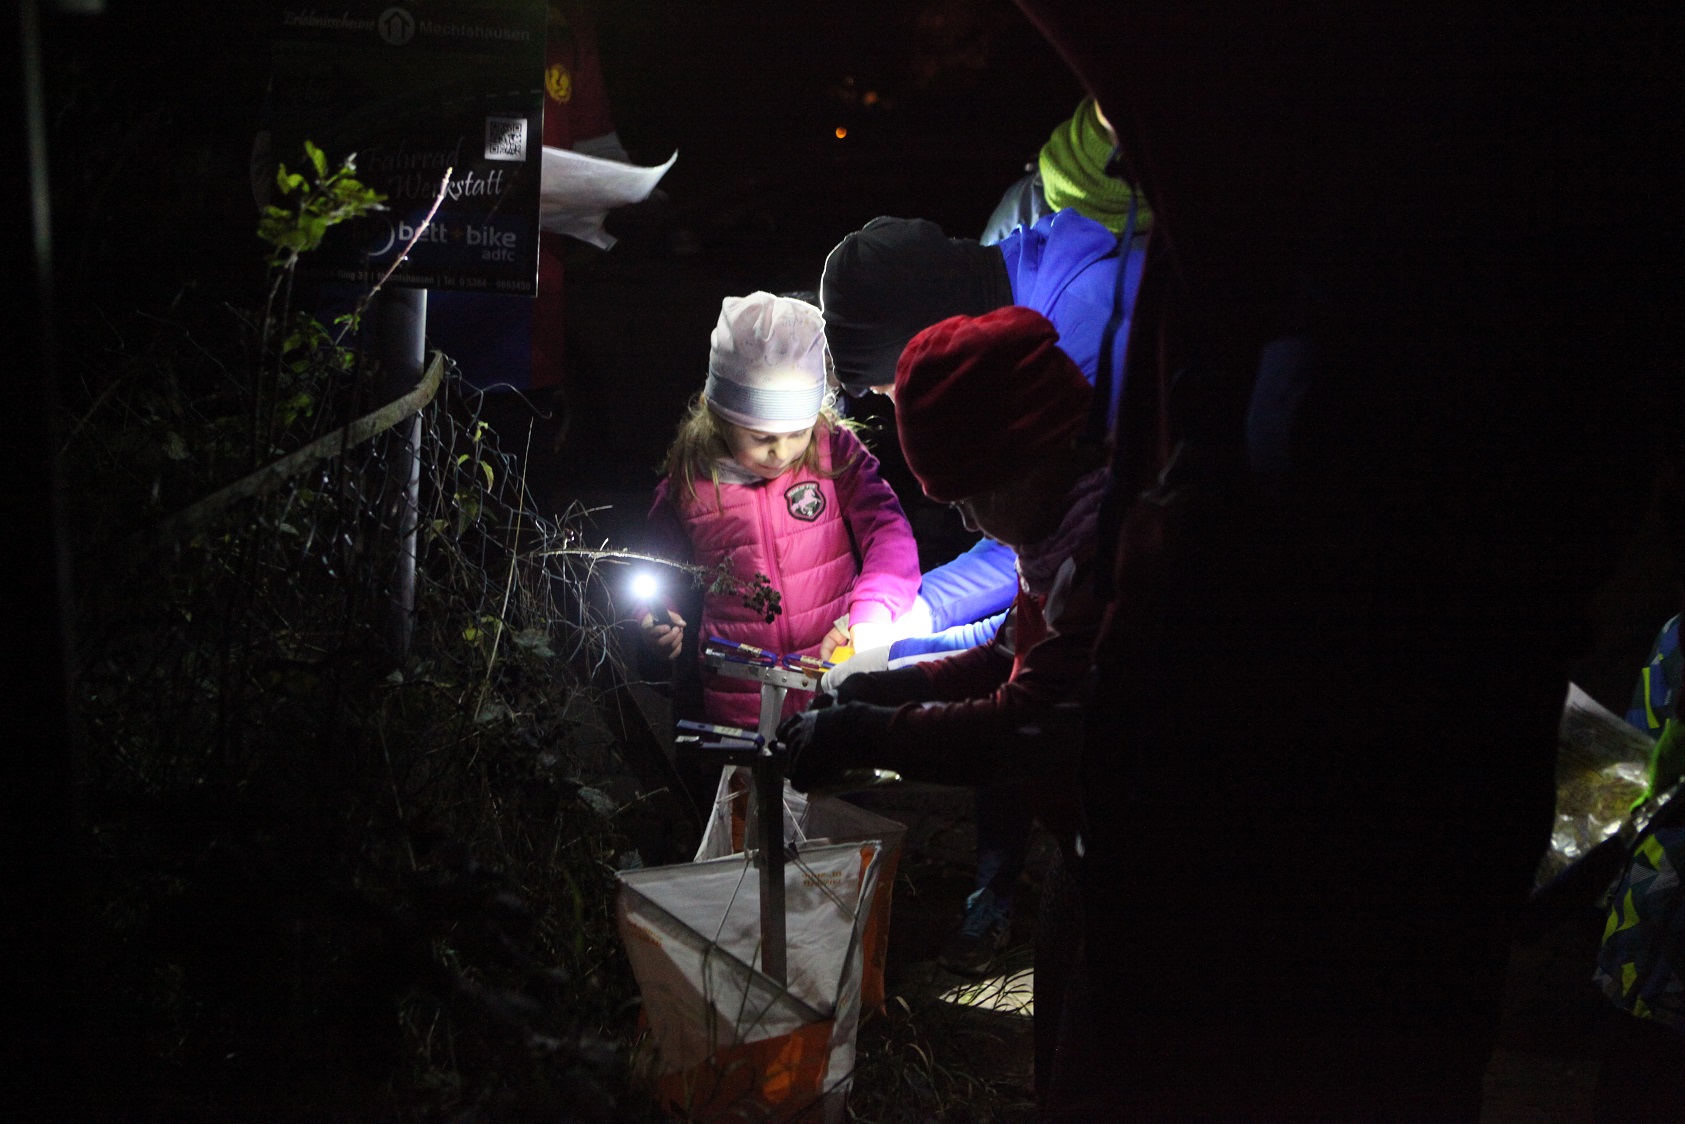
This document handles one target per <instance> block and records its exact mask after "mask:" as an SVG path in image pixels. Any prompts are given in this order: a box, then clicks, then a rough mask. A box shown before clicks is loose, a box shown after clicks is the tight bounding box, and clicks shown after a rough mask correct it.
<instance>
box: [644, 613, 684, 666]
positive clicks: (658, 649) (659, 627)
mask: <svg viewBox="0 0 1685 1124" xmlns="http://www.w3.org/2000/svg"><path fill="white" fill-rule="evenodd" d="M667 615H668V616H670V617H672V618H673V623H672V624H656V623H655V614H653V613H645V614H644V615H643V619H642V620H640V621H638V629H639V633H638V636H639V639H641V640H642V641H643V643H644V647H646V648H648V649H649V650H650V651H651V652H653V653H654V654H655V655H657V656H660V657H661V658H662V659H664V660H676V659H678V658H679V648H680V647H681V646H682V645H683V644H684V642H685V619H684V618H683V617H681V616H679V614H677V613H675V612H673V610H671V609H669V610H667Z"/></svg>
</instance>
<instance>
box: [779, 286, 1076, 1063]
mask: <svg viewBox="0 0 1685 1124" xmlns="http://www.w3.org/2000/svg"><path fill="white" fill-rule="evenodd" d="M1093 397H1094V393H1093V389H1092V388H1091V387H1090V386H1089V385H1088V381H1087V380H1086V379H1085V378H1084V377H1083V375H1082V372H1081V371H1080V370H1079V369H1078V368H1077V366H1076V364H1075V363H1073V362H1072V361H1071V359H1070V357H1069V356H1067V355H1066V354H1065V353H1064V352H1063V351H1061V350H1060V348H1059V345H1058V333H1057V332H1055V331H1054V329H1053V325H1052V324H1050V323H1048V321H1047V319H1046V318H1045V317H1043V316H1042V315H1041V314H1040V313H1038V312H1035V311H1033V310H1031V309H1028V308H1020V307H1017V306H1008V307H1005V308H1000V309H996V310H995V311H993V312H989V313H986V314H984V315H982V316H978V317H967V316H955V317H952V318H950V319H947V320H943V321H941V322H940V323H937V324H935V325H932V326H931V327H929V328H926V329H925V330H924V331H922V332H920V333H919V334H918V335H916V336H914V337H913V340H912V342H911V343H909V344H908V345H907V347H906V350H905V351H904V352H903V353H902V355H901V358H900V361H899V362H898V363H897V364H896V370H895V403H896V409H895V422H896V429H897V430H898V431H899V434H900V437H901V447H902V449H903V450H904V451H905V453H906V456H907V463H908V466H909V467H911V469H912V470H913V474H914V475H915V476H916V477H917V478H918V481H919V484H920V486H922V487H923V489H924V491H925V494H926V495H928V496H929V497H930V498H932V499H934V500H938V501H940V502H944V503H951V504H953V505H954V506H955V507H957V508H958V509H959V511H960V513H961V515H962V516H963V518H964V519H965V523H966V526H967V527H969V528H970V529H972V530H976V531H981V532H982V533H983V534H985V535H987V536H989V537H990V538H992V539H994V540H995V541H997V542H1000V543H1003V544H1005V545H1007V546H1010V547H1012V548H1013V549H1014V550H1015V551H1016V552H1017V555H1018V573H1019V589H1018V597H1017V600H1016V601H1015V602H1014V603H1013V608H1012V613H1011V615H1010V616H1009V617H1008V618H1007V622H1006V624H1004V625H1003V626H1002V627H1001V630H1000V632H999V633H998V634H997V635H996V636H995V638H994V640H993V641H992V642H990V643H988V644H985V645H982V646H980V647H977V648H972V649H970V650H968V651H965V652H961V653H958V654H956V655H952V656H949V657H947V658H945V659H939V660H932V661H930V662H926V663H916V664H913V665H911V666H909V667H903V668H899V669H896V670H893V671H881V672H873V673H864V674H859V675H855V676H851V677H850V678H848V679H847V680H845V681H844V682H843V683H842V685H841V686H840V688H839V689H838V692H837V695H836V699H835V702H834V703H831V704H830V705H826V704H827V703H829V702H830V700H829V698H828V697H822V698H821V700H820V701H819V702H817V703H816V706H815V709H812V710H809V711H806V712H805V713H802V714H799V715H796V716H794V717H792V718H790V719H789V720H787V721H786V722H785V723H784V725H783V726H782V727H781V728H780V730H779V736H780V738H781V739H783V741H784V742H785V744H786V746H787V747H788V749H789V751H790V755H791V758H790V783H791V784H792V785H793V786H794V787H796V788H797V789H799V790H802V791H807V790H809V789H811V788H814V787H821V786H825V785H828V784H832V783H835V782H837V781H838V780H839V779H840V778H841V777H842V775H843V774H844V773H846V772H848V771H850V770H854V769H862V768H880V769H890V770H893V771H895V772H897V773H899V774H901V776H902V777H904V778H905V779H908V780H921V781H929V782H936V783H942V784H955V785H967V786H973V787H980V786H983V785H1002V784H1017V785H1018V786H1020V789H1021V791H1023V792H1024V793H1025V794H1026V797H1027V799H1028V800H1029V801H1030V802H1031V804H1032V805H1033V810H1034V811H1035V813H1036V815H1037V816H1038V817H1039V818H1040V819H1041V821H1042V823H1043V825H1044V826H1045V827H1047V828H1048V829H1049V830H1050V831H1051V832H1052V833H1053V834H1054V835H1055V837H1056V838H1058V840H1059V842H1060V846H1061V850H1062V852H1063V853H1064V854H1065V856H1066V857H1067V859H1070V858H1071V857H1073V856H1074V854H1075V853H1077V852H1078V851H1079V850H1080V843H1079V842H1078V836H1079V824H1078V821H1077V816H1076V814H1075V809H1076V808H1077V807H1078V806H1079V804H1080V801H1079V798H1078V793H1077V789H1076V784H1075V777H1076V766H1077V752H1076V750H1077V736H1076V731H1077V728H1078V727H1079V726H1080V718H1079V710H1078V707H1077V701H1078V695H1079V693H1080V690H1081V688H1082V685H1083V683H1084V682H1085V681H1086V677H1087V673H1088V668H1089V662H1090V661H1089V650H1090V648H1091V647H1092V645H1093V642H1094V638H1095V636H1096V634H1097V633H1098V631H1099V626H1100V617H1101V603H1100V601H1099V600H1098V598H1097V596H1096V594H1095V591H1094V586H1093V581H1092V578H1093V570H1094V566H1093V560H1094V544H1095V536H1096V517H1097V515H1098V513H1099V507H1100V499H1101V495H1102V493H1103V491H1104V486H1105V480H1106V470H1105V468H1104V467H1102V456H1103V450H1102V449H1100V448H1099V447H1098V446H1096V445H1095V444H1094V443H1093V442H1090V441H1088V440H1086V438H1085V435H1086V433H1087V432H1089V422H1090V416H1089V414H1090V410H1091V408H1092V405H1093V403H1092V399H1093ZM1056 881H1057V882H1058V883H1059V884H1063V881H1064V880H1063V878H1062V877H1060V878H1058V879H1056ZM1037 947H1038V963H1037V966H1036V991H1037V995H1036V1010H1037V1012H1038V1024H1037V1025H1038V1034H1037V1044H1038V1048H1037V1055H1038V1058H1041V1059H1042V1062H1041V1063H1040V1064H1038V1072H1039V1071H1041V1070H1043V1069H1044V1068H1045V1060H1046V1059H1045V1057H1044V1056H1043V1054H1044V1050H1046V1049H1048V1048H1050V1045H1051V1042H1052V1038H1051V1035H1050V1034H1048V1035H1046V1036H1045V1037H1044V1032H1046V1031H1051V1030H1053V1029H1055V1028H1056V1027H1057V1025H1058V1011H1059V1009H1060V1005H1061V1002H1062V1000H1061V998H1060V991H1061V988H1062V983H1061V980H1062V978H1063V972H1062V971H1059V970H1058V966H1056V965H1051V964H1043V963H1041V959H1042V956H1041V949H1042V947H1043V941H1042V939H1041V937H1040V936H1039V935H1038V940H1037Z"/></svg>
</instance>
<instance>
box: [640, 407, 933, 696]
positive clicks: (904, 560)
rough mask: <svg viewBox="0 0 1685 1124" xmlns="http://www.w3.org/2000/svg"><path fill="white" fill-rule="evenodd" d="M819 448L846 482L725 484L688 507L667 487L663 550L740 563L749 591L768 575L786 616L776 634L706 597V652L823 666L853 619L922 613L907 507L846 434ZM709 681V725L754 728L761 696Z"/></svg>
mask: <svg viewBox="0 0 1685 1124" xmlns="http://www.w3.org/2000/svg"><path fill="white" fill-rule="evenodd" d="M814 440H816V441H819V442H820V446H819V463H820V465H821V467H822V468H824V469H825V470H826V471H829V470H830V468H831V466H832V465H848V466H849V467H848V468H847V470H846V471H844V472H843V473H841V474H840V475H839V476H837V477H836V478H835V479H832V480H828V479H826V478H825V477H824V476H822V475H816V474H814V473H812V472H810V471H808V470H807V469H805V468H798V469H796V470H794V471H792V472H787V473H785V474H784V475H783V476H780V477H779V478H778V479H776V480H769V481H765V482H762V483H756V484H725V483H722V484H721V485H720V486H719V490H718V493H717V495H716V492H715V489H714V487H713V485H712V484H709V483H703V484H701V485H700V486H699V487H698V489H697V494H696V497H695V498H694V499H692V500H691V501H689V502H688V503H684V502H682V501H681V497H680V495H679V490H678V489H677V488H675V487H674V486H673V484H672V481H671V480H662V481H661V483H660V485H659V486H657V488H656V490H655V504H654V506H653V507H652V508H651V509H650V523H651V529H652V531H654V532H655V534H656V536H657V537H658V538H660V539H668V540H675V539H677V540H679V541H683V542H685V543H688V545H689V549H690V560H691V561H693V562H696V563H698V564H700V565H702V566H705V567H708V568H709V569H712V568H713V567H714V566H716V565H717V564H718V563H719V562H720V560H721V559H730V562H731V572H732V573H733V574H735V575H737V577H738V578H740V579H742V580H743V581H748V580H750V579H751V578H753V577H754V575H755V574H756V573H762V574H765V575H766V576H767V578H768V579H769V580H770V581H771V582H772V588H773V589H776V590H777V591H778V592H779V593H780V595H781V596H782V604H783V611H782V612H781V613H780V614H779V615H778V617H777V619H776V620H774V621H773V622H772V623H771V624H768V623H766V621H765V619H764V618H763V617H762V616H761V615H759V614H758V613H756V612H755V610H753V609H750V608H748V607H747V606H745V605H744V604H743V599H742V597H741V596H739V595H736V594H714V593H708V594H706V595H705V596H704V598H703V603H702V620H701V621H700V622H695V621H693V622H691V627H692V628H699V629H700V638H701V639H702V640H703V641H704V642H706V640H707V638H708V637H710V636H721V637H725V638H726V639H728V640H737V641H741V642H743V643H745V644H753V645H755V646H756V647H759V648H767V649H770V650H772V651H774V652H779V653H785V654H789V653H797V652H800V653H806V654H809V655H818V654H819V645H820V643H821V642H822V641H823V640H824V639H825V634H826V633H828V632H830V630H831V625H832V623H833V622H834V621H835V620H836V619H837V618H838V617H840V616H842V615H843V614H844V613H847V614H848V615H849V620H850V622H851V623H854V624H859V623H861V622H862V621H872V622H878V621H889V620H893V619H894V618H896V617H898V616H900V615H901V614H902V613H904V612H906V611H907V610H908V609H909V608H910V607H911V606H912V604H913V598H914V596H915V595H916V594H917V593H918V589H919V553H918V547H917V545H916V544H915V543H914V542H913V530H912V528H911V527H910V526H908V524H907V517H906V516H905V515H903V514H902V512H901V504H900V501H898V500H897V499H896V498H895V493H894V492H893V491H892V490H891V489H890V487H889V485H888V484H885V483H884V482H883V478H882V477H881V476H879V475H878V461H877V458H876V457H874V456H872V454H871V453H869V452H867V450H866V447H865V446H864V445H862V444H861V443H860V439H859V438H857V437H855V436H854V434H852V433H850V432H849V431H848V430H846V429H842V428H837V429H833V430H832V431H831V432H830V434H829V435H828V437H827V436H825V435H823V434H821V433H820V432H819V431H817V430H816V431H815V433H814ZM675 532H676V533H675ZM698 651H700V646H698ZM702 677H703V705H704V709H705V711H706V714H707V716H708V719H709V721H712V722H719V723H722V724H724V725H730V726H742V727H745V728H747V729H754V728H755V726H756V724H757V723H758V722H759V721H760V688H759V686H758V685H757V684H755V683H753V682H751V681H749V680H745V679H731V678H727V677H725V676H720V675H712V674H710V673H708V672H707V671H706V670H703V672H702ZM808 698H809V696H808V695H807V694H806V693H805V692H798V691H792V692H791V693H790V697H789V698H788V699H786V700H785V705H784V712H785V714H794V713H796V712H797V711H799V710H801V709H803V708H804V707H805V706H806V705H807V702H808Z"/></svg>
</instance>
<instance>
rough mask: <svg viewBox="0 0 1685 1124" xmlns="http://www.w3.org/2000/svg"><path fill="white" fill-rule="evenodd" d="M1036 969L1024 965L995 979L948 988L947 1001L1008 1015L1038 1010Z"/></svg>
mask: <svg viewBox="0 0 1685 1124" xmlns="http://www.w3.org/2000/svg"><path fill="white" fill-rule="evenodd" d="M1034 995H1035V971H1034V969H1031V968H1024V969H1021V970H1019V971H1016V972H1011V973H1009V974H1007V975H1004V976H996V977H995V978H994V979H991V980H979V981H978V982H977V983H971V984H964V985H962V986H960V987H956V988H953V989H952V990H950V991H946V992H944V993H943V994H942V995H941V996H940V998H941V1000H942V1002H944V1003H953V1004H955V1005H957V1006H960V1007H976V1008H981V1009H983V1010H985V1011H999V1012H1001V1013H1003V1014H1008V1015H1033V1014H1035V1002H1034Z"/></svg>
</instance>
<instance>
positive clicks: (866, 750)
mask: <svg viewBox="0 0 1685 1124" xmlns="http://www.w3.org/2000/svg"><path fill="white" fill-rule="evenodd" d="M893 717H895V709H894V708H893V707H887V706H869V705H867V704H866V703H845V704H842V705H839V706H831V707H826V708H824V709H823V710H804V711H803V712H802V713H800V714H793V715H791V716H790V717H789V718H786V719H785V720H784V724H783V725H782V726H779V727H778V740H779V741H781V742H783V743H784V747H785V749H786V750H788V751H789V754H790V787H791V788H794V789H795V790H796V791H797V792H807V791H808V790H809V789H813V788H818V787H820V786H823V785H827V784H835V783H836V782H837V781H838V780H840V779H841V778H842V775H843V774H844V773H846V772H847V771H848V770H850V769H872V768H880V767H885V766H886V765H887V764H888V760H889V751H888V740H889V739H888V733H889V721H890V719H891V718H893Z"/></svg>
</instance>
